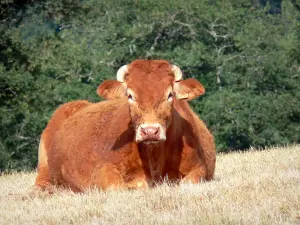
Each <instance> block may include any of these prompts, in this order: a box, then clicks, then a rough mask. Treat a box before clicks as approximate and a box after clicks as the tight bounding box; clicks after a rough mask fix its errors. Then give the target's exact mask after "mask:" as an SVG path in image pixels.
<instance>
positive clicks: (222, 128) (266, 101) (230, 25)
mask: <svg viewBox="0 0 300 225" xmlns="http://www.w3.org/2000/svg"><path fill="white" fill-rule="evenodd" d="M298 5H299V4H298V1H290V2H289V1H283V2H281V1H260V0H257V1H252V2H251V1H246V0H245V1H237V0H224V1H209V0H198V1H192V0H185V1H183V0H174V1H156V0H155V1H152V0H151V1H150V0H136V1H129V0H126V1H122V4H120V2H119V1H116V0H112V1H101V0H90V1H70V0H64V1H58V0H53V1H49V0H45V1H33V0H28V1H14V0H7V1H1V3H0V12H1V16H0V17H1V22H0V34H1V39H0V90H1V93H0V115H1V117H0V170H12V169H29V168H33V167H34V166H35V165H36V159H37V148H38V141H39V137H40V134H41V132H42V130H43V129H44V127H45V126H46V124H47V121H48V120H49V118H50V116H51V114H52V112H53V111H54V110H55V109H56V108H57V107H58V105H60V104H62V103H65V102H67V101H72V100H77V99H87V100H89V101H94V102H95V101H99V100H100V98H99V97H98V96H97V95H96V88H97V85H99V84H100V83H101V82H102V81H103V80H105V79H113V78H114V77H115V73H116V71H117V69H118V68H119V67H120V66H121V65H123V64H126V63H129V62H131V61H132V60H134V59H136V58H148V59H158V58H162V59H167V60H169V61H171V62H173V63H174V64H176V65H178V66H179V67H181V68H182V70H183V71H184V73H185V75H186V77H195V78H197V79H199V80H200V81H201V82H202V83H203V84H204V86H205V87H206V94H205V95H204V96H203V97H201V98H199V99H198V100H194V101H193V102H192V105H193V107H194V109H195V111H196V112H197V113H198V114H199V115H200V117H201V118H202V119H203V120H204V121H205V122H206V124H207V125H208V127H209V128H210V129H211V130H212V131H213V133H214V135H215V137H216V143H217V147H218V151H229V150H236V149H246V148H249V147H250V146H254V147H262V146H268V145H277V144H287V143H294V142H297V143H299V142H300V130H299V129H300V128H299V127H300V126H299V124H300V101H299V99H300V78H299V76H300V20H299V18H300V11H299V7H298ZM274 7H275V8H276V7H277V8H279V9H280V11H279V12H278V11H276V12H275V11H274V10H273V9H274ZM272 10H273V11H272ZM272 12H273V13H272Z"/></svg>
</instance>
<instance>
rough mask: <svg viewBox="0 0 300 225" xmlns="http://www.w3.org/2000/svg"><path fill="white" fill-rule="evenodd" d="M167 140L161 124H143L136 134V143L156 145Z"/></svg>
mask: <svg viewBox="0 0 300 225" xmlns="http://www.w3.org/2000/svg"><path fill="white" fill-rule="evenodd" d="M165 140H166V132H165V131H164V129H163V127H162V126H161V125H160V124H141V125H140V126H139V127H138V129H137V132H136V141H137V142H145V143H155V142H160V141H165Z"/></svg>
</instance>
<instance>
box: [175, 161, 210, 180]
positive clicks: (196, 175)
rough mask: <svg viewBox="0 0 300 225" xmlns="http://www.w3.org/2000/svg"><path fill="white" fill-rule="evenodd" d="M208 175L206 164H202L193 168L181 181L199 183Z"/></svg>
mask: <svg viewBox="0 0 300 225" xmlns="http://www.w3.org/2000/svg"><path fill="white" fill-rule="evenodd" d="M205 176H206V168H205V166H204V165H200V166H199V167H197V168H195V169H193V170H191V171H190V172H189V173H188V174H187V175H186V176H185V177H184V178H183V179H182V180H181V182H180V183H193V184H197V183H199V182H200V181H201V180H205Z"/></svg>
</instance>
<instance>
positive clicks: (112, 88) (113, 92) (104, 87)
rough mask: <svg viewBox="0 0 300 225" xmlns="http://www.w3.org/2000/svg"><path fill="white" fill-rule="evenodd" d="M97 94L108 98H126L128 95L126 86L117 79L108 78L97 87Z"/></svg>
mask: <svg viewBox="0 0 300 225" xmlns="http://www.w3.org/2000/svg"><path fill="white" fill-rule="evenodd" d="M97 94H98V95H99V96H101V97H104V98H106V99H109V100H110V99H118V98H124V97H125V95H126V87H125V85H124V84H123V83H121V82H120V81H117V80H106V81H104V82H103V83H102V84H100V85H99V86H98V88H97Z"/></svg>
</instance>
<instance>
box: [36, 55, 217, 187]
mask: <svg viewBox="0 0 300 225" xmlns="http://www.w3.org/2000/svg"><path fill="white" fill-rule="evenodd" d="M97 92H98V94H99V95H100V96H103V97H104V98H106V99H108V100H107V101H102V102H99V103H95V104H92V103H89V102H86V101H76V102H71V103H67V104H64V105H63V106H61V107H60V108H59V109H58V110H57V111H56V112H55V113H54V115H53V117H52V119H51V120H50V122H49V124H48V126H47V128H46V129H45V130H44V132H43V134H42V137H41V140H40V148H39V164H38V176H37V179H36V183H35V186H36V187H40V188H42V189H47V188H49V187H51V186H52V185H60V186H63V187H69V188H71V189H72V190H73V191H83V190H84V189H86V188H89V187H97V188H100V189H107V188H126V189H127V188H130V189H131V188H133V189H136V188H147V187H151V186H153V185H154V184H155V183H157V182H160V181H162V180H163V179H168V180H170V181H181V182H192V183H198V182H200V181H201V180H210V179H212V178H213V175H214V170H215V161H216V153H215V145H214V139H213V136H212V135H211V133H210V132H209V131H208V129H207V128H206V126H205V125H204V123H203V122H202V121H201V120H200V119H199V118H198V116H197V115H196V114H195V113H194V112H193V111H192V109H191V108H190V106H189V105H188V103H187V101H189V100H192V99H194V98H196V97H198V96H200V95H202V94H203V93H204V92H205V89H204V87H203V86H202V85H201V84H200V83H199V82H198V81H197V80H195V79H193V78H190V79H187V80H182V72H181V70H180V69H179V68H178V67H177V66H175V65H171V64H169V63H168V62H166V61H163V60H136V61H134V62H132V63H131V64H129V65H125V66H122V67H121V68H120V69H119V70H118V72H117V80H107V81H104V82H103V83H102V84H101V85H100V86H99V87H98V90H97Z"/></svg>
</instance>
